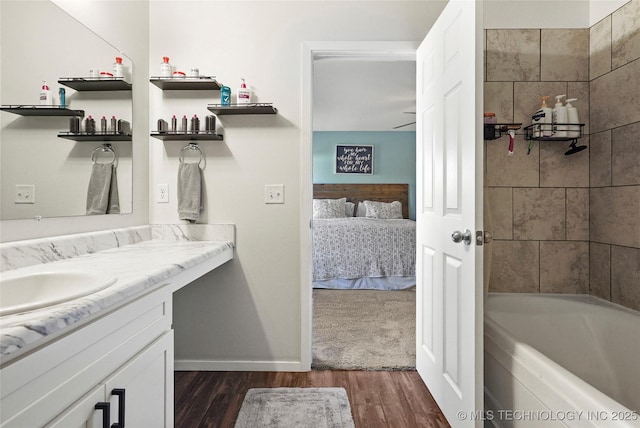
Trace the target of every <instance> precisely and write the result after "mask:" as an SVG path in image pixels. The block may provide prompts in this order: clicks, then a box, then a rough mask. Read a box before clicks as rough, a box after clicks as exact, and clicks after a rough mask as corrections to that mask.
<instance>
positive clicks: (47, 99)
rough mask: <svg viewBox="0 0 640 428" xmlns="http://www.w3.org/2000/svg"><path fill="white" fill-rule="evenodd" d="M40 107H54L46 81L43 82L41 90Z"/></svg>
mask: <svg viewBox="0 0 640 428" xmlns="http://www.w3.org/2000/svg"><path fill="white" fill-rule="evenodd" d="M40 105H41V106H52V105H53V98H52V97H51V91H50V90H49V86H48V85H47V82H46V81H44V80H43V81H42V89H40Z"/></svg>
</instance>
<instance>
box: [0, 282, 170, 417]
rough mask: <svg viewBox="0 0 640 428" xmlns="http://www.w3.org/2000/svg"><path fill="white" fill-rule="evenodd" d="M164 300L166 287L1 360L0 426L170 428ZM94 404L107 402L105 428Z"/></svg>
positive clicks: (167, 329)
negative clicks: (9, 359)
mask: <svg viewBox="0 0 640 428" xmlns="http://www.w3.org/2000/svg"><path fill="white" fill-rule="evenodd" d="M171 299H172V295H171V291H170V290H169V287H168V286H162V287H160V288H156V289H155V291H153V292H151V293H149V294H146V295H144V296H142V297H138V298H136V299H135V300H134V301H132V302H130V303H127V304H125V305H123V306H120V307H119V308H118V309H115V310H113V311H110V313H109V314H107V315H104V316H102V317H99V318H97V319H93V320H90V321H88V322H86V323H85V324H84V325H83V326H80V327H77V328H75V329H74V330H73V331H72V332H70V333H68V334H66V335H63V336H62V337H60V338H58V339H55V340H54V341H52V342H50V343H48V344H46V345H44V346H43V347H42V348H40V349H36V350H34V351H32V352H31V353H29V354H27V355H24V356H22V357H20V358H18V359H16V360H15V361H10V362H8V363H7V364H6V365H5V366H3V367H2V368H1V370H0V382H1V383H2V389H1V394H2V401H1V407H0V426H2V427H20V428H23V427H43V426H46V427H61V428H62V427H63V428H72V427H91V428H101V427H103V426H106V427H110V426H111V424H117V425H114V427H118V428H122V427H127V426H128V427H150V428H160V427H172V426H173V331H172V330H171V316H172V313H171V311H172V308H171ZM114 390H120V391H124V400H123V402H121V398H120V396H116V395H113V394H112V392H113V391H114ZM98 403H109V407H110V409H109V424H107V425H104V424H105V423H106V420H105V419H104V418H103V411H102V410H100V409H96V404H98ZM123 403H124V409H123V408H122V405H123ZM103 405H104V404H103ZM122 410H124V424H123V421H122V420H121V418H122V413H120V415H119V411H120V412H122Z"/></svg>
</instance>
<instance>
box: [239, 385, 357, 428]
mask: <svg viewBox="0 0 640 428" xmlns="http://www.w3.org/2000/svg"><path fill="white" fill-rule="evenodd" d="M256 427H260V428H291V427H296V428H304V427H309V428H325V427H326V428H353V427H354V424H353V418H352V416H351V407H350V406H349V399H348V397H347V391H345V390H344V388H252V389H250V390H249V391H247V395H245V397H244V401H243V402H242V407H241V408H240V414H239V415H238V419H236V425H235V428H256Z"/></svg>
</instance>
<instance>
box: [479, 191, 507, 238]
mask: <svg viewBox="0 0 640 428" xmlns="http://www.w3.org/2000/svg"><path fill="white" fill-rule="evenodd" d="M511 194H512V190H511V187H490V188H488V189H487V200H486V201H485V204H487V205H488V206H487V208H488V209H489V211H490V213H491V219H492V223H493V230H490V232H491V233H492V234H493V238H494V239H512V238H513V210H512V203H511V202H512V196H511Z"/></svg>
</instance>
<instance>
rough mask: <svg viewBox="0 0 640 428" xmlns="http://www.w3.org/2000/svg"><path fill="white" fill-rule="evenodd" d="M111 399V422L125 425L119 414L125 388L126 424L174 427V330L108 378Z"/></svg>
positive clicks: (107, 390)
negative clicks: (118, 394)
mask: <svg viewBox="0 0 640 428" xmlns="http://www.w3.org/2000/svg"><path fill="white" fill-rule="evenodd" d="M105 385H106V393H107V396H108V400H109V401H110V402H111V422H112V423H114V424H115V423H118V424H119V426H122V421H120V417H119V415H118V411H119V409H121V407H120V406H121V403H120V400H121V398H120V397H118V396H116V395H113V394H112V393H111V392H112V391H113V390H114V389H121V390H124V400H123V401H124V404H125V409H124V410H125V412H124V414H125V420H124V422H125V427H136V428H147V427H148V428H160V427H173V330H171V331H169V332H167V333H166V334H164V335H162V336H161V337H160V338H159V339H157V340H156V341H155V342H153V343H152V344H151V345H149V346H148V347H146V348H145V349H144V350H143V351H142V352H140V353H139V354H137V355H136V356H135V357H133V358H132V359H131V360H130V361H129V362H128V363H126V364H125V365H124V366H122V367H121V368H120V369H118V371H116V372H115V373H114V374H113V376H111V377H110V378H109V379H107V381H106V382H105Z"/></svg>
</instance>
